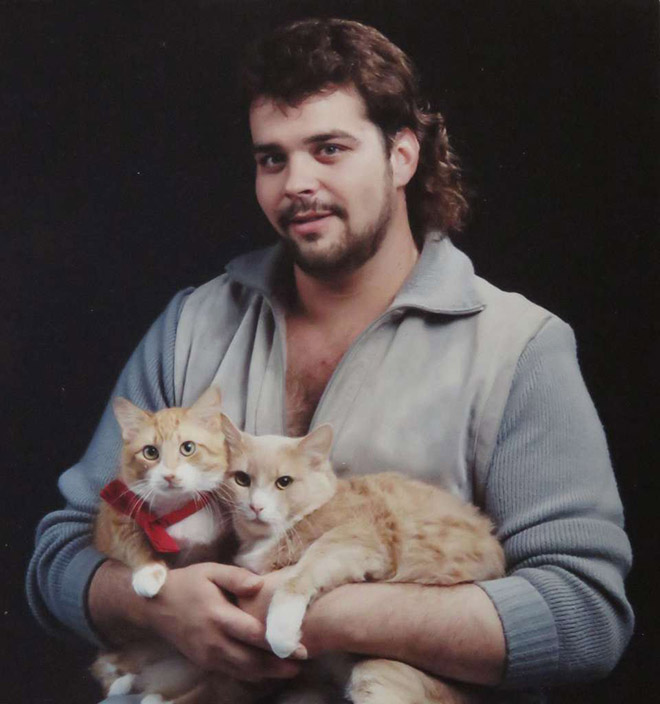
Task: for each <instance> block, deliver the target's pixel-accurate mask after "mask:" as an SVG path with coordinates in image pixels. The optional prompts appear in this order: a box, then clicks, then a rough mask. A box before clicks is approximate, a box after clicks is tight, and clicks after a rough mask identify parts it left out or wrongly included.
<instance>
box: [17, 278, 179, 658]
mask: <svg viewBox="0 0 660 704" xmlns="http://www.w3.org/2000/svg"><path fill="white" fill-rule="evenodd" d="M188 293H189V291H182V292H181V293H179V294H177V296H175V297H174V299H173V300H172V301H171V302H170V304H169V305H168V307H167V308H166V310H165V311H164V312H163V314H162V315H161V316H160V317H159V318H158V319H157V320H156V322H155V323H154V324H153V325H152V326H151V328H150V329H149V331H148V332H147V334H146V336H145V337H144V338H143V340H142V341H141V343H140V344H139V345H138V347H137V348H136V350H135V352H134V353H133V355H132V356H131V358H130V359H129V361H128V363H127V364H126V366H125V368H124V370H123V372H122V374H121V375H120V377H119V380H118V382H117V385H116V386H115V389H114V391H113V393H112V396H111V398H114V397H115V396H124V397H125V398H128V399H130V400H131V401H133V403H135V404H136V405H138V406H140V407H142V408H145V409H148V410H156V409H159V408H164V407H166V406H171V405H173V399H174V343H175V337H176V326H177V322H178V319H179V314H180V311H181V307H182V304H183V301H184V300H185V298H186V296H187V294H188ZM120 448H121V435H120V432H119V426H118V424H117V422H116V421H115V419H114V415H113V412H112V408H111V405H110V404H108V405H107V406H106V409H105V412H104V413H103V416H102V418H101V422H100V423H99V426H98V428H97V430H96V432H95V434H94V436H93V438H92V441H91V442H90V444H89V447H88V448H87V450H86V452H85V454H84V456H83V458H82V459H81V460H80V462H78V464H76V465H74V466H73V467H71V468H70V469H68V470H67V471H65V472H64V473H63V474H62V475H61V477H60V479H59V484H58V486H59V490H60V492H61V494H62V496H63V498H64V500H65V502H66V505H65V507H64V508H63V509H60V510H57V511H53V512H52V513H49V514H48V515H47V516H46V517H45V518H44V519H43V520H42V521H41V523H40V524H39V526H38V528H37V535H36V545H35V550H34V553H33V555H32V558H31V560H30V564H29V567H28V572H27V582H26V587H27V596H28V602H29V604H30V607H31V609H32V612H33V613H34V615H35V616H36V618H37V620H38V621H39V622H40V623H41V624H42V625H43V626H44V628H46V629H47V630H49V631H51V632H53V633H59V634H64V633H66V632H67V631H73V632H75V633H78V634H79V635H82V636H83V637H84V638H86V639H87V640H89V641H91V642H93V643H96V644H97V645H100V644H101V643H100V639H99V637H98V635H97V634H96V633H95V631H94V628H93V626H92V624H91V621H90V619H89V616H88V613H87V589H88V587H89V584H90V581H91V579H92V576H93V575H94V572H95V571H96V569H97V568H98V567H99V565H100V564H101V563H102V562H103V561H104V559H105V557H104V556H103V555H102V554H101V553H99V552H98V551H97V550H96V549H95V548H94V547H93V546H92V544H91V542H92V528H93V522H94V519H95V516H96V512H97V508H98V502H99V491H100V489H101V488H102V487H103V486H104V485H105V484H106V483H107V482H108V481H109V480H110V479H112V478H113V477H114V476H116V473H117V462H118V459H119V451H120Z"/></svg>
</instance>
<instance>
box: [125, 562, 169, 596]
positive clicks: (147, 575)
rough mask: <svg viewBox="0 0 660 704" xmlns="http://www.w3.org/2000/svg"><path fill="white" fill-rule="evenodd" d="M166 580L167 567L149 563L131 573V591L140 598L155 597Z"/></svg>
mask: <svg viewBox="0 0 660 704" xmlns="http://www.w3.org/2000/svg"><path fill="white" fill-rule="evenodd" d="M166 579H167V567H165V566H164V565H159V564H158V563H151V564H149V565H145V566H144V567H140V569H139V570H136V571H135V572H133V589H135V591H136V592H137V593H138V594H139V595H140V596H147V597H152V596H156V594H158V592H159V591H160V588H161V587H162V586H163V584H165V580H166Z"/></svg>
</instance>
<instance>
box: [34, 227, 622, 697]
mask: <svg viewBox="0 0 660 704" xmlns="http://www.w3.org/2000/svg"><path fill="white" fill-rule="evenodd" d="M288 275H290V266H288V265H287V264H286V262H284V259H283V254H282V251H281V249H280V248H279V247H276V248H271V249H270V250H266V251H264V252H256V253H252V254H249V255H245V256H244V257H240V258H239V259H237V260H234V262H232V263H230V265H229V266H228V267H227V273H226V274H224V275H223V276H220V277H218V278H217V279H214V280H213V281H211V282H209V283H208V284H206V285H204V286H202V287H200V288H199V289H197V290H195V291H192V292H191V291H184V292H182V293H180V294H178V295H177V296H176V297H175V298H174V299H173V300H172V302H171V303H170V305H169V306H168V307H167V309H166V310H165V312H164V313H163V314H162V315H161V317H160V318H159V319H158V320H157V321H156V322H155V323H154V325H153V326H152V327H151V329H150V330H149V332H148V333H147V335H146V336H145V338H144V339H143V341H142V342H141V344H140V345H139V346H138V348H137V349H136V351H135V352H134V354H133V356H132V357H131V359H130V360H129V362H128V364H127V365H126V367H125V369H124V370H123V372H122V374H121V376H120V378H119V381H118V383H117V386H116V388H115V390H114V392H113V396H114V395H121V396H125V397H127V398H129V399H131V400H132V401H133V402H134V403H136V404H138V405H140V406H142V407H144V408H149V409H158V408H162V407H165V406H172V405H188V404H190V403H191V402H192V401H194V400H195V399H196V398H197V397H198V396H199V394H200V393H201V392H202V391H203V390H204V389H205V388H206V387H207V386H208V385H209V384H210V383H211V382H215V383H217V384H219V386H220V388H221V389H222V391H223V399H224V401H223V403H224V406H225V409H226V411H227V413H228V414H229V415H230V416H231V417H232V418H233V419H234V420H235V421H236V422H237V423H238V424H239V425H241V426H242V427H243V428H244V429H245V430H247V431H248V432H252V433H257V434H264V433H283V432H284V418H285V396H284V377H285V369H286V349H285V344H284V340H285V339H286V337H285V332H284V314H283V307H282V305H281V303H280V300H281V296H280V293H281V291H282V290H283V289H284V288H285V287H286V286H287V285H288V283H289V282H288V281H287V278H288ZM323 422H330V423H332V425H333V427H334V429H335V443H334V447H333V456H332V459H333V463H334V465H335V467H336V468H337V470H338V471H339V472H356V473H366V472H376V471H389V470H394V471H404V472H406V473H407V474H408V475H410V476H413V477H415V478H418V479H422V480H425V481H429V482H434V483H436V484H439V485H442V486H444V487H445V488H447V489H449V490H450V491H453V492H455V493H457V494H459V495H461V496H463V497H464V498H466V499H468V500H471V501H474V502H476V503H477V504H479V505H480V506H482V507H483V508H484V510H485V511H486V512H487V513H488V514H489V515H490V516H491V518H492V519H493V522H494V523H495V525H496V528H497V534H498V537H499V539H500V540H501V541H502V544H503V546H504V550H505V554H506V558H507V566H508V570H507V576H506V577H504V578H502V579H498V580H492V581H488V582H484V583H481V584H480V586H481V588H482V589H484V590H485V591H486V593H487V594H488V595H489V597H490V598H491V599H492V601H493V602H494V604H495V607H496V608H497V610H498V613H499V615H500V618H501V620H502V625H503V627H504V633H505V637H506V645H507V667H506V675H505V682H504V685H505V686H508V687H517V688H519V687H532V686H539V685H552V684H558V683H565V682H573V681H584V680H587V679H592V678H595V677H599V676H603V675H605V674H606V673H607V672H609V671H610V670H611V668H612V667H613V666H614V665H615V664H616V662H617V661H618V659H619V657H620V655H621V653H622V651H623V648H624V647H625V645H626V643H627V641H628V639H629V637H630V633H631V630H632V612H631V609H630V606H629V604H628V602H627V601H626V598H625V594H624V588H623V579H624V577H625V575H626V574H627V572H628V569H629V567H630V559H631V556H630V546H629V543H628V540H627V538H626V535H625V533H624V531H623V514H622V508H621V503H620V500H619V497H618V493H617V489H616V483H615V480H614V476H613V472H612V468H611V465H610V461H609V456H608V452H607V446H606V442H605V438H604V434H603V430H602V427H601V424H600V422H599V420H598V417H597V415H596V412H595V410H594V408H593V404H592V402H591V399H590V398H589V395H588V393H587V391H586V389H585V386H584V382H583V380H582V377H581V374H580V371H579V368H578V364H577V360H576V355H575V343H574V338H573V334H572V332H571V330H570V328H569V327H568V326H567V325H566V324H565V323H563V322H562V321H560V320H559V319H558V318H556V317H555V316H553V315H552V314H550V313H548V312H547V311H545V310H544V309H542V308H540V307H538V306H535V305H534V304H532V303H530V302H529V301H527V300H526V299H524V298H523V297H521V296H518V295H516V294H510V293H505V292H502V291H500V290H498V289H496V288H495V287H493V286H491V285H490V284H488V283H487V282H485V281H483V280H482V279H480V278H479V277H477V276H475V275H474V272H473V269H472V265H471V263H470V261H469V260H468V259H467V257H465V255H464V254H462V253H461V252H459V251H458V250H457V249H455V248H454V247H453V245H452V244H451V243H450V241H449V240H448V239H446V238H442V237H440V236H430V237H429V238H428V239H427V242H426V245H425V247H424V250H423V252H422V255H421V257H420V259H419V262H418V264H417V266H416V268H415V270H414V271H413V273H412V274H411V276H410V277H409V279H408V280H407V281H406V283H405V284H404V286H403V287H402V289H401V290H400V292H399V294H398V295H397V296H396V298H395V300H394V301H393V303H392V305H391V306H390V308H389V309H388V310H387V311H386V312H385V313H384V314H383V315H382V316H381V317H380V318H379V319H378V320H377V321H375V322H374V323H373V324H372V325H371V326H369V328H368V329H367V330H366V331H365V332H364V333H363V334H362V335H361V336H360V337H359V338H358V339H357V340H356V341H355V343H354V344H353V345H352V346H351V348H350V349H349V351H348V352H347V353H346V355H345V356H344V358H343V359H342V361H341V362H340V364H339V365H338V367H337V369H336V370H335V372H334V374H333V376H332V378H331V380H330V382H329V383H328V386H327V388H326V391H325V392H324V394H323V397H322V398H321V401H320V402H319V406H318V408H317V410H316V413H315V415H314V418H313V420H312V427H313V426H315V425H317V424H320V423H323ZM120 447H121V439H120V435H119V431H118V427H117V424H116V422H115V420H114V418H113V416H112V411H111V410H110V406H108V407H107V408H106V411H105V413H104V415H103V417H102V419H101V423H100V425H99V427H98V429H97V431H96V433H95V435H94V437H93V439H92V441H91V443H90V445H89V447H88V449H87V451H86V453H85V455H84V457H83V458H82V460H81V461H80V462H79V463H78V464H76V465H75V466H73V467H72V468H70V469H69V470H67V471H66V472H64V474H63V475H62V476H61V478H60V482H59V487H60V491H61V492H62V495H63V496H64V498H65V500H66V506H65V508H63V509H62V510H59V511H54V512H53V513H51V514H49V515H48V516H46V517H45V518H44V519H43V521H42V522H41V524H40V526H39V529H38V533H37V544H36V549H35V552H34V555H33V558H32V561H31V563H30V567H29V571H28V582H27V588H28V596H29V601H30V604H31V606H32V609H33V611H34V613H35V615H36V616H37V618H38V619H39V620H40V622H41V623H42V624H43V625H44V626H46V627H47V628H50V629H51V630H56V631H60V632H61V631H63V630H66V629H70V630H73V631H75V632H77V633H79V634H81V635H82V636H84V637H85V638H87V639H88V640H90V641H92V642H96V643H98V642H99V638H98V636H97V635H96V634H95V633H94V630H93V627H92V625H91V623H90V621H89V618H88V614H87V610H86V592H87V588H88V585H89V582H90V580H91V578H92V576H93V574H94V571H95V570H96V568H97V567H98V566H99V565H100V564H101V562H102V561H103V559H104V558H103V556H102V555H100V554H99V553H98V552H97V551H96V550H95V549H94V548H93V547H91V545H90V540H91V527H92V522H93V519H94V515H95V512H96V508H97V505H98V492H99V490H100V488H101V487H102V486H103V485H104V484H105V483H106V482H107V481H108V480H109V479H111V478H112V477H113V476H114V475H115V473H116V468H117V461H118V456H119V450H120Z"/></svg>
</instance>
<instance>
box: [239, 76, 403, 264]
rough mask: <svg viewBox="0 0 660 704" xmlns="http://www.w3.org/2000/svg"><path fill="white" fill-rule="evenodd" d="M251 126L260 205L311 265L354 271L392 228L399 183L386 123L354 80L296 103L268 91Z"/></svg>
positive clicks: (255, 110)
mask: <svg viewBox="0 0 660 704" xmlns="http://www.w3.org/2000/svg"><path fill="white" fill-rule="evenodd" d="M250 128H251V130H252V141H253V144H254V153H255V159H256V162H257V174H256V192H257V200H258V201H259V205H260V206H261V208H262V209H263V211H264V213H265V214H266V217H267V218H268V220H269V221H270V223H271V224H272V225H273V227H274V228H275V229H276V230H277V232H278V233H279V234H280V235H281V236H282V237H283V238H284V240H285V242H287V243H288V245H289V247H290V248H291V250H292V251H293V254H294V257H295V261H296V262H297V264H298V266H300V268H301V269H302V270H303V271H306V272H308V273H310V274H313V275H317V276H323V275H332V274H335V273H340V272H348V271H352V270H354V269H356V268H358V267H359V266H361V265H362V264H363V263H364V262H365V261H367V260H368V259H369V258H371V257H372V256H373V255H374V254H375V253H376V252H377V251H378V248H379V247H380V244H381V243H382V241H383V239H384V238H385V237H386V235H387V233H388V227H389V225H390V223H391V218H392V211H393V207H394V197H395V193H396V189H395V188H394V185H393V181H392V170H391V165H390V161H389V158H388V156H387V154H386V152H385V146H384V143H383V137H382V134H381V132H380V130H379V129H378V128H377V127H376V125H374V123H373V122H370V121H369V120H368V119H367V116H366V110H365V105H364V102H363V100H362V98H361V97H360V96H359V95H358V93H357V92H355V90H353V89H351V88H339V89H337V90H335V91H333V92H332V93H319V94H315V95H313V96H311V97H310V98H307V99H306V100H304V101H303V102H302V103H300V104H299V105H297V106H296V107H289V106H286V105H282V104H280V103H275V102H273V101H271V100H268V99H260V100H257V101H255V102H254V103H253V104H252V108H251V110H250Z"/></svg>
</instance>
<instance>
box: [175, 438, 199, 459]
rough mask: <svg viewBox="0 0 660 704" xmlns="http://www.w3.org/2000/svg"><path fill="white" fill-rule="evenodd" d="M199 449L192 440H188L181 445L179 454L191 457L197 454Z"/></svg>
mask: <svg viewBox="0 0 660 704" xmlns="http://www.w3.org/2000/svg"><path fill="white" fill-rule="evenodd" d="M196 449H197V445H195V443H194V442H193V441H192V440H187V441H186V442H182V443H181V447H180V448H179V452H180V453H181V454H182V455H183V456H184V457H190V455H192V454H193V452H195V450H196Z"/></svg>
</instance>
